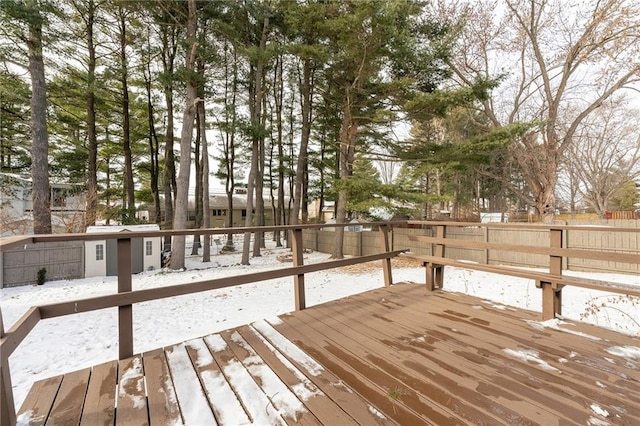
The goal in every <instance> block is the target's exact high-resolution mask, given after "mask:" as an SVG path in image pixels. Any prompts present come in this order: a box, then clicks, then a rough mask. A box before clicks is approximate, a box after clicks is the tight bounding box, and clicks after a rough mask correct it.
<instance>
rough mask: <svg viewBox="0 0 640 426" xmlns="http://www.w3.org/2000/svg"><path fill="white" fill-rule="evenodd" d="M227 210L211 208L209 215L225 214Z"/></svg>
mask: <svg viewBox="0 0 640 426" xmlns="http://www.w3.org/2000/svg"><path fill="white" fill-rule="evenodd" d="M226 215H227V211H226V210H223V209H213V210H211V216H226Z"/></svg>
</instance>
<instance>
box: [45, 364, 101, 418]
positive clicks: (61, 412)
mask: <svg viewBox="0 0 640 426" xmlns="http://www.w3.org/2000/svg"><path fill="white" fill-rule="evenodd" d="M90 374H91V369H90V368H85V369H84V370H79V371H74V372H73V373H69V374H65V376H64V378H63V379H62V384H61V385H60V389H59V390H58V395H57V396H56V400H55V402H54V404H53V407H52V408H51V413H50V414H49V417H48V418H47V423H46V424H50V425H72V424H76V425H77V424H79V423H80V417H81V416H82V409H83V406H84V400H85V396H86V394H87V385H88V384H89V375H90Z"/></svg>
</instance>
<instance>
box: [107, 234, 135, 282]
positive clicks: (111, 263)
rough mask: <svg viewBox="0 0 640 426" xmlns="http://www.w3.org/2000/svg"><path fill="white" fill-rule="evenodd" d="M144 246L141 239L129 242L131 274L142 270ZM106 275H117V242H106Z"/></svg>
mask: <svg viewBox="0 0 640 426" xmlns="http://www.w3.org/2000/svg"><path fill="white" fill-rule="evenodd" d="M143 250H144V244H143V241H142V238H134V239H132V240H131V273H132V274H137V273H138V272H142V271H143V270H144V251H143ZM107 275H108V276H113V275H118V240H107Z"/></svg>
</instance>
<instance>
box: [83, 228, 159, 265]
mask: <svg viewBox="0 0 640 426" xmlns="http://www.w3.org/2000/svg"><path fill="white" fill-rule="evenodd" d="M159 229H160V227H159V226H158V225H126V226H89V227H88V228H87V233H91V232H113V233H117V232H128V231H157V230H159ZM161 240H162V238H161V237H152V238H134V239H132V240H131V269H132V272H133V273H138V272H142V271H151V270H154V269H160V268H161V267H162V253H161V252H162V244H161V243H162V241H161ZM117 244H118V241H117V240H115V239H114V240H111V239H109V240H98V241H87V242H85V245H84V252H85V277H100V276H113V275H118V259H117V257H118V252H117Z"/></svg>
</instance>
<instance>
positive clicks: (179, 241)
mask: <svg viewBox="0 0 640 426" xmlns="http://www.w3.org/2000/svg"><path fill="white" fill-rule="evenodd" d="M188 5H189V16H188V18H187V33H186V40H187V43H188V46H189V49H188V50H187V56H186V59H185V68H186V73H187V75H192V74H193V71H194V67H195V61H196V56H197V53H198V52H197V49H198V40H197V38H196V31H197V27H198V16H197V11H196V1H195V0H189V2H188ZM196 84H197V83H196V82H195V81H194V79H193V77H190V78H188V79H187V88H186V89H187V90H186V96H185V108H184V114H183V116H182V132H181V133H180V172H179V174H178V182H177V189H178V191H177V193H176V208H175V216H174V228H175V229H185V228H186V225H187V204H188V202H189V174H190V168H191V142H192V140H193V122H194V120H195V116H196V103H197V102H198V101H199V99H197V90H198V88H197V86H196ZM184 256H185V237H184V235H180V236H175V237H174V238H173V246H172V247H171V269H184V265H185V263H184Z"/></svg>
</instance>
